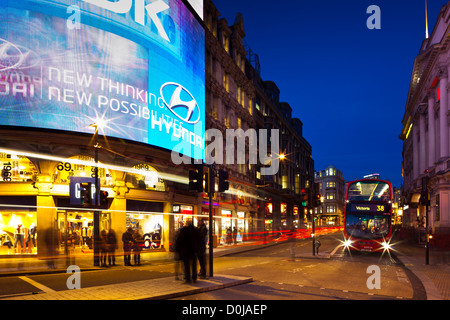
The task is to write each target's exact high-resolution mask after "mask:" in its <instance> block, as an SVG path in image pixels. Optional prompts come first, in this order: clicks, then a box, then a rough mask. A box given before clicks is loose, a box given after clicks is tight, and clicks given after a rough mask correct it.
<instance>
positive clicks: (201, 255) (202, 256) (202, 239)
mask: <svg viewBox="0 0 450 320" xmlns="http://www.w3.org/2000/svg"><path fill="white" fill-rule="evenodd" d="M198 232H199V249H198V262H199V263H200V278H201V279H206V244H207V243H208V229H207V228H206V224H205V222H203V221H202V222H201V223H200V226H199V228H198Z"/></svg>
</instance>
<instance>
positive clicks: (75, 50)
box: [0, 0, 205, 159]
mask: <svg viewBox="0 0 450 320" xmlns="http://www.w3.org/2000/svg"><path fill="white" fill-rule="evenodd" d="M73 3H74V1H72V0H46V1H44V0H29V1H0V20H1V21H2V23H1V24H0V105H1V109H0V125H7V126H19V127H34V128H47V129H56V130H64V131H73V132H82V133H88V134H93V133H94V131H93V129H92V128H91V127H89V126H90V125H92V124H94V123H96V122H97V121H99V120H102V122H104V123H105V124H106V125H105V127H103V128H100V130H99V133H100V134H101V135H105V136H110V137H115V138H122V139H127V140H132V141H136V142H141V143H146V144H150V145H154V146H157V147H161V148H165V149H168V150H176V151H177V152H180V153H182V154H183V155H186V156H188V157H192V158H195V159H204V132H205V40H204V38H205V33H204V29H203V27H202V26H201V24H200V23H199V22H198V21H197V19H196V18H195V16H194V15H193V14H192V13H191V12H190V11H189V9H188V8H187V7H186V5H185V4H184V3H183V2H182V0H152V1H150V0H119V1H115V2H113V1H109V0H83V1H76V2H75V3H76V4H77V5H73ZM74 12H75V13H74ZM77 13H78V14H77ZM72 20H76V21H75V22H76V23H75V27H74V25H73V24H71V23H72V22H73V21H72Z"/></svg>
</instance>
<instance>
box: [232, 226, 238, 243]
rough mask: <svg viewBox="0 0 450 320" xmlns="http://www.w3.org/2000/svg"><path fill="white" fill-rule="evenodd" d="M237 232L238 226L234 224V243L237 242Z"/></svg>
mask: <svg viewBox="0 0 450 320" xmlns="http://www.w3.org/2000/svg"><path fill="white" fill-rule="evenodd" d="M237 234H238V232H237V229H236V226H234V227H233V243H234V244H237Z"/></svg>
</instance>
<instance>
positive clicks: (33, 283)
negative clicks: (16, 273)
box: [19, 277, 55, 292]
mask: <svg viewBox="0 0 450 320" xmlns="http://www.w3.org/2000/svg"><path fill="white" fill-rule="evenodd" d="M19 279H22V280H23V281H25V282H28V283H29V284H31V285H33V286H35V287H36V288H38V289H40V290H42V291H44V292H55V290H53V289H50V288H49V287H46V286H44V285H43V284H40V283H39V282H36V281H34V280H32V279H30V278H28V277H19Z"/></svg>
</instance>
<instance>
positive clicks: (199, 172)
mask: <svg viewBox="0 0 450 320" xmlns="http://www.w3.org/2000/svg"><path fill="white" fill-rule="evenodd" d="M189 191H196V192H203V165H202V164H198V165H195V169H194V170H190V171H189Z"/></svg>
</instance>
